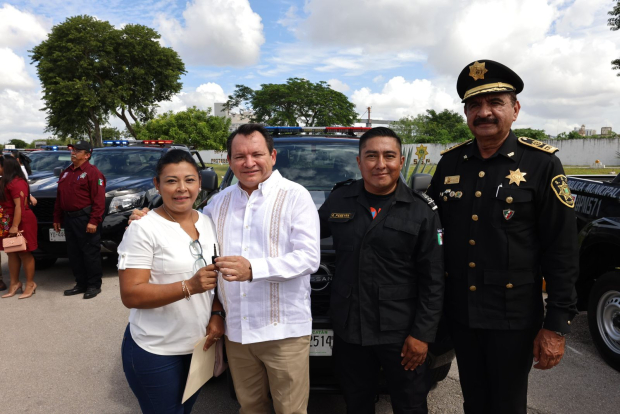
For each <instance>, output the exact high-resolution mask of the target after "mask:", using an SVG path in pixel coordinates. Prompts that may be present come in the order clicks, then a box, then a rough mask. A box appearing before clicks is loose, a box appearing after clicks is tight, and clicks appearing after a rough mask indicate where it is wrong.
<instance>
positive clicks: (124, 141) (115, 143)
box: [103, 140, 129, 147]
mask: <svg viewBox="0 0 620 414" xmlns="http://www.w3.org/2000/svg"><path fill="white" fill-rule="evenodd" d="M103 145H112V146H113V147H119V146H123V145H129V141H127V140H120V141H111V140H108V141H103Z"/></svg>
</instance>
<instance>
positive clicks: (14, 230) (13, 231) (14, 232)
mask: <svg viewBox="0 0 620 414" xmlns="http://www.w3.org/2000/svg"><path fill="white" fill-rule="evenodd" d="M18 231H19V229H18V228H17V226H11V228H10V229H9V237H15V236H17V232H18Z"/></svg>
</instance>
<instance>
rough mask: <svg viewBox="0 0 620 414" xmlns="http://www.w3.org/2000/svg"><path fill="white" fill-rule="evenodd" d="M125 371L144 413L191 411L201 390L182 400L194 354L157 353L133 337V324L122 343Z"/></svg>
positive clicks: (187, 413) (180, 412)
mask: <svg viewBox="0 0 620 414" xmlns="http://www.w3.org/2000/svg"><path fill="white" fill-rule="evenodd" d="M121 355H122V358H123V371H125V378H127V382H128V383H129V387H131V390H132V391H133V393H134V394H135V395H136V398H137V399H138V402H139V403H140V408H141V409H142V412H143V413H144V414H189V413H191V412H192V407H193V406H194V403H195V402H196V399H197V398H198V394H199V391H198V392H196V393H195V394H194V395H192V396H191V397H190V398H189V399H188V400H187V401H185V404H181V400H182V399H183V391H185V382H186V381H187V374H188V372H189V366H190V364H191V361H192V354H188V355H156V354H152V353H150V352H147V351H145V350H144V349H142V348H140V347H139V346H138V344H136V343H135V342H134V340H133V338H132V337H131V332H130V331H129V325H127V329H126V330H125V335H124V336H123V345H122V346H121Z"/></svg>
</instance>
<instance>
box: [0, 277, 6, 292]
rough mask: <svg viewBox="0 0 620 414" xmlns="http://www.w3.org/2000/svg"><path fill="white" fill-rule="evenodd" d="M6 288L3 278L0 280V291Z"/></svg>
mask: <svg viewBox="0 0 620 414" xmlns="http://www.w3.org/2000/svg"><path fill="white" fill-rule="evenodd" d="M3 290H6V283H4V281H3V280H0V292H1V291H3Z"/></svg>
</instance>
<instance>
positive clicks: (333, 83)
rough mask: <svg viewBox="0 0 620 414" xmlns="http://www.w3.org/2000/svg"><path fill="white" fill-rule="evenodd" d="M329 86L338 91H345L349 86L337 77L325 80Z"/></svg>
mask: <svg viewBox="0 0 620 414" xmlns="http://www.w3.org/2000/svg"><path fill="white" fill-rule="evenodd" d="M327 83H328V84H329V87H330V88H332V89H333V90H335V91H338V92H342V93H344V92H347V91H348V90H349V89H351V87H350V86H349V85H347V84H346V83H344V82H342V81H340V80H338V79H330V80H328V81H327Z"/></svg>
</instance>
